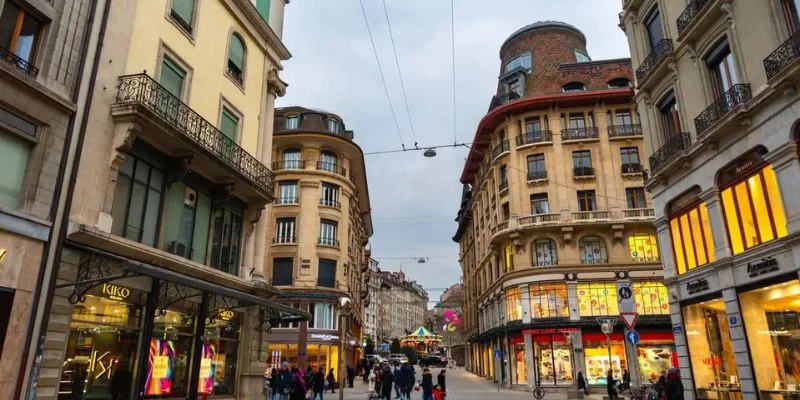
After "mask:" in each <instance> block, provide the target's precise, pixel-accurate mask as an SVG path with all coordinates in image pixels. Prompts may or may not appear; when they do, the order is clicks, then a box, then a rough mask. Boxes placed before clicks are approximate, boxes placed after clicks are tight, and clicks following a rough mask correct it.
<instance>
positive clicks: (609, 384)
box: [606, 369, 619, 400]
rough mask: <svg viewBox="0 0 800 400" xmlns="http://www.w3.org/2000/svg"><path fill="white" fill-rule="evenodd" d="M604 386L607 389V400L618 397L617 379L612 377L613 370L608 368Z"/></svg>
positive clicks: (615, 399)
mask: <svg viewBox="0 0 800 400" xmlns="http://www.w3.org/2000/svg"><path fill="white" fill-rule="evenodd" d="M606 388H607V389H608V400H617V399H618V398H619V394H617V380H616V379H614V371H612V370H610V369H609V370H608V375H606Z"/></svg>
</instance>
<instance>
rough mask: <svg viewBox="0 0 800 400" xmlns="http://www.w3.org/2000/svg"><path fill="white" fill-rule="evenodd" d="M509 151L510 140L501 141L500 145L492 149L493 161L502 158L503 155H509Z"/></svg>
mask: <svg viewBox="0 0 800 400" xmlns="http://www.w3.org/2000/svg"><path fill="white" fill-rule="evenodd" d="M508 151H509V146H508V139H503V140H501V141H500V143H498V144H497V145H495V146H494V147H492V159H493V160H494V159H495V158H497V157H500V155H501V154H503V153H508Z"/></svg>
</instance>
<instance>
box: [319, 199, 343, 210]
mask: <svg viewBox="0 0 800 400" xmlns="http://www.w3.org/2000/svg"><path fill="white" fill-rule="evenodd" d="M319 204H320V205H322V206H327V207H333V208H340V207H341V205H340V203H339V202H338V201H336V200H333V199H326V198H324V197H323V198H320V199H319Z"/></svg>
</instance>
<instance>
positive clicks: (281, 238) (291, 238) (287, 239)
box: [272, 236, 297, 244]
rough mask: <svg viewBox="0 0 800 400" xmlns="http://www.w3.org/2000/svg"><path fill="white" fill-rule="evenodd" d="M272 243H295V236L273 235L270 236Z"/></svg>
mask: <svg viewBox="0 0 800 400" xmlns="http://www.w3.org/2000/svg"><path fill="white" fill-rule="evenodd" d="M272 243H273V244H297V237H296V236H275V237H274V238H272Z"/></svg>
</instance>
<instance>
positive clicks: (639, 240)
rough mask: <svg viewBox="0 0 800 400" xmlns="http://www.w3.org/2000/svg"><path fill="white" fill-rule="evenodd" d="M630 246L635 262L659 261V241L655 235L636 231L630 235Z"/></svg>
mask: <svg viewBox="0 0 800 400" xmlns="http://www.w3.org/2000/svg"><path fill="white" fill-rule="evenodd" d="M628 248H629V249H630V252H631V259H633V261H635V262H652V261H658V241H657V240H656V237H655V235H652V234H648V233H635V234H633V235H631V236H628Z"/></svg>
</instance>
